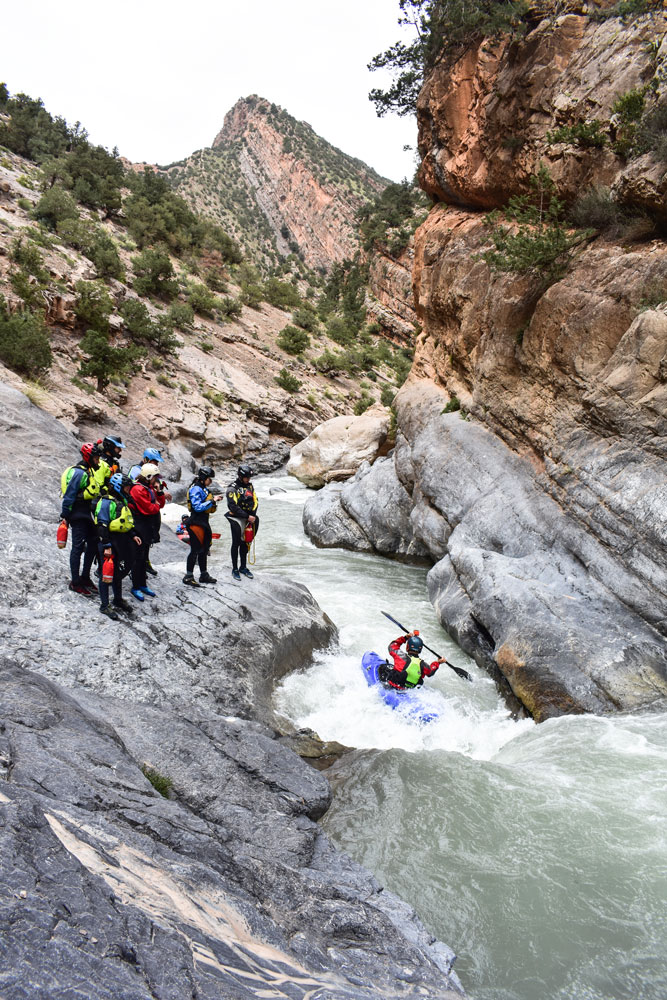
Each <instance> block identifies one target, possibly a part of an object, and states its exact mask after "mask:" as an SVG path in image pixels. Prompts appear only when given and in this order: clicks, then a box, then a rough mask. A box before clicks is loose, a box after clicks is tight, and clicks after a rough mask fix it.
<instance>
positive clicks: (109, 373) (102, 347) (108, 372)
mask: <svg viewBox="0 0 667 1000" xmlns="http://www.w3.org/2000/svg"><path fill="white" fill-rule="evenodd" d="M79 347H80V348H81V350H82V351H83V353H84V354H87V355H88V357H87V358H86V359H85V360H84V361H83V362H82V363H81V365H80V366H79V375H83V376H84V377H91V378H94V379H96V380H97V391H98V392H102V390H103V389H105V388H106V386H107V385H108V384H109V382H110V381H111V379H112V378H113V377H114V376H115V375H125V373H126V372H128V371H129V370H130V369H131V368H132V366H133V365H134V364H135V363H136V361H137V359H138V357H139V356H140V354H141V352H140V351H139V349H138V348H137V347H135V346H132V347H113V346H112V345H111V343H110V341H109V335H108V334H107V333H103V332H102V331H100V330H88V332H87V333H86V335H85V337H83V338H82V340H81V343H80V344H79Z"/></svg>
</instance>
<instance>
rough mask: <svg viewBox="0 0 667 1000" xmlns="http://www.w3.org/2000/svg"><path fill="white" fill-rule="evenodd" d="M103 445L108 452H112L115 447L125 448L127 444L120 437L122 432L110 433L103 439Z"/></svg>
mask: <svg viewBox="0 0 667 1000" xmlns="http://www.w3.org/2000/svg"><path fill="white" fill-rule="evenodd" d="M102 447H103V448H104V450H105V451H106V452H110V451H111V450H112V449H113V448H124V447H125V445H124V444H123V442H122V441H121V439H120V434H114V435H112V434H109V435H107V437H105V438H104V440H103V441H102Z"/></svg>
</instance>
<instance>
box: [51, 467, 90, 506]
mask: <svg viewBox="0 0 667 1000" xmlns="http://www.w3.org/2000/svg"><path fill="white" fill-rule="evenodd" d="M75 469H81V471H82V472H83V476H82V478H81V485H80V487H79V494H80V496H82V497H83V499H84V500H95V499H97V497H99V495H100V487H99V483H98V482H97V480H96V478H95V469H92V468H85V467H84V466H83V465H70V467H69V469H65V471H64V472H63V474H62V476H61V477H60V494H61V496H65V493H66V492H67V487H68V486H69V481H70V479H71V478H72V475H73V473H74V470H75Z"/></svg>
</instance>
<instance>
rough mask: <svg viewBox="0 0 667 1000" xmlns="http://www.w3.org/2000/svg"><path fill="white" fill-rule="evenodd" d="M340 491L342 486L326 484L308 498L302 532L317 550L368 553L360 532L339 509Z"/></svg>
mask: <svg viewBox="0 0 667 1000" xmlns="http://www.w3.org/2000/svg"><path fill="white" fill-rule="evenodd" d="M342 489H343V484H342V483H329V484H328V485H327V486H323V487H322V489H320V490H317V491H316V492H315V493H312V494H311V495H310V496H309V497H308V499H307V500H306V502H305V504H304V505H303V530H304V531H305V532H306V534H307V535H308V537H309V538H310V540H311V542H314V544H315V545H319V546H320V547H321V548H341V549H352V550H353V551H355V552H372V551H373V546H372V545H371V543H370V541H369V540H368V538H367V537H366V535H365V533H364V531H363V529H362V528H361V527H360V525H358V524H357V522H356V521H355V520H354V519H353V518H352V517H350V515H349V514H348V513H347V512H346V511H345V510H344V508H343V505H342V503H341V492H342Z"/></svg>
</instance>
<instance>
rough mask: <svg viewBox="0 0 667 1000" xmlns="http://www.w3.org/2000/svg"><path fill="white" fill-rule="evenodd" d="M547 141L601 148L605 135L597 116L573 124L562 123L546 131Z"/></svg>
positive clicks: (604, 142)
mask: <svg viewBox="0 0 667 1000" xmlns="http://www.w3.org/2000/svg"><path fill="white" fill-rule="evenodd" d="M547 142H549V143H552V144H553V143H557V142H567V143H570V144H571V145H573V146H581V147H583V148H584V149H593V148H594V149H602V147H603V146H605V145H606V144H607V136H606V134H605V133H604V132H603V131H602V125H601V123H600V122H599V121H598V120H597V118H593V119H591V121H582V122H577V123H576V124H574V125H563V126H561V128H556V129H554V130H553V132H547Z"/></svg>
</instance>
